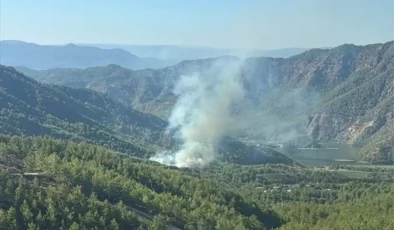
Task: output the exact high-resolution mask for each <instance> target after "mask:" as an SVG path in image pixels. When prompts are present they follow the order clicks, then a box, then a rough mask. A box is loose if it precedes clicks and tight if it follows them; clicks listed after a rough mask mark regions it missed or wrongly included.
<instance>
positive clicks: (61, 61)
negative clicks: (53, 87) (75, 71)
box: [0, 40, 167, 69]
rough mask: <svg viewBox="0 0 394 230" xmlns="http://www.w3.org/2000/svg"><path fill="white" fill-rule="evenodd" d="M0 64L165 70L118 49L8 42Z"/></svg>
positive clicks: (1, 44) (2, 45)
mask: <svg viewBox="0 0 394 230" xmlns="http://www.w3.org/2000/svg"><path fill="white" fill-rule="evenodd" d="M0 63H1V64H3V65H11V66H25V67H28V68H32V69H51V68H87V67H92V66H102V65H109V64H117V65H120V66H123V67H126V68H130V69H145V68H159V67H164V66H167V64H166V63H165V62H164V61H162V60H158V59H155V58H141V57H138V56H136V55H134V54H131V53H129V52H127V51H124V50H122V49H100V48H97V47H93V46H77V45H75V44H67V45H63V46H55V45H37V44H34V43H27V42H22V41H10V40H6V41H1V42H0Z"/></svg>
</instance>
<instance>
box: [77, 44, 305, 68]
mask: <svg viewBox="0 0 394 230" xmlns="http://www.w3.org/2000/svg"><path fill="white" fill-rule="evenodd" d="M81 45H82V44H81ZM83 45H89V46H95V47H99V48H103V49H114V48H117V49H123V50H126V51H129V52H131V53H133V54H135V55H138V56H140V57H150V58H157V59H160V60H166V61H169V62H173V63H174V64H175V63H176V62H180V61H184V60H195V59H204V58H212V57H220V56H226V55H233V56H238V55H242V56H247V57H253V56H256V57H257V56H264V57H275V58H287V57H291V56H294V55H297V54H300V53H302V52H305V51H307V50H308V49H307V48H283V49H273V50H259V49H249V50H235V49H218V48H210V47H187V46H174V45H116V44H83Z"/></svg>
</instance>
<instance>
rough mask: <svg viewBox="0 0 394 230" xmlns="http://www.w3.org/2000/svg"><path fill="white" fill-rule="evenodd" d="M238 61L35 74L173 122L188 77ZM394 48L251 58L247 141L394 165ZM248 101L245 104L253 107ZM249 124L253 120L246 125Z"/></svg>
mask: <svg viewBox="0 0 394 230" xmlns="http://www.w3.org/2000/svg"><path fill="white" fill-rule="evenodd" d="M231 59H236V57H230V56H227V57H221V58H210V59H202V60H193V61H183V62H180V63H178V64H176V65H174V66H170V67H166V68H162V69H145V70H139V71H133V70H129V69H125V68H122V67H120V66H117V65H108V66H103V67H95V68H87V69H79V70H75V69H53V70H45V71H34V70H29V69H26V68H18V70H20V71H22V72H24V73H25V74H26V75H28V76H31V77H33V78H35V79H37V80H39V81H43V82H45V83H51V84H62V85H67V86H70V87H76V88H88V89H93V90H96V91H99V92H103V93H106V94H108V95H109V96H110V97H112V98H113V99H115V100H117V101H120V102H122V103H123V104H125V105H130V106H132V107H133V108H135V109H137V110H140V111H142V112H147V113H152V114H155V115H158V116H160V117H162V118H167V117H168V114H169V112H170V111H171V109H172V108H173V106H174V104H175V102H176V100H177V97H176V96H175V95H174V94H173V91H172V90H173V88H174V85H175V84H176V83H177V82H178V80H179V78H180V76H181V75H185V74H190V73H193V72H201V73H204V71H207V70H209V69H211V68H212V66H214V65H215V63H217V62H218V61H221V62H226V61H228V60H231ZM393 73H394V42H392V41H391V42H387V43H384V44H373V45H367V46H355V45H350V44H345V45H342V46H339V47H335V48H332V49H312V50H309V51H307V52H304V53H302V54H299V55H296V56H292V57H290V58H267V57H256V58H249V59H247V60H246V61H245V63H244V64H243V66H242V70H241V74H242V76H243V78H242V79H243V80H242V81H243V82H242V84H243V86H244V87H245V89H246V95H245V98H246V99H245V101H246V102H247V103H243V104H241V105H238V108H237V111H238V112H236V113H238V114H237V115H238V116H239V121H240V125H241V126H242V125H244V127H243V129H242V130H243V132H241V133H239V134H238V135H240V136H249V137H251V138H256V139H259V140H265V141H270V140H272V141H277V142H283V141H293V140H294V139H299V138H300V137H302V138H303V137H306V136H307V137H308V138H311V139H313V140H320V141H335V142H341V143H352V144H359V145H361V146H363V149H362V150H361V153H362V154H363V156H364V158H365V159H367V160H370V161H372V162H386V163H387V162H393V154H394V149H393V146H394V131H393V130H394V129H393V124H394V74H393ZM245 101H244V102H245ZM244 121H246V122H244Z"/></svg>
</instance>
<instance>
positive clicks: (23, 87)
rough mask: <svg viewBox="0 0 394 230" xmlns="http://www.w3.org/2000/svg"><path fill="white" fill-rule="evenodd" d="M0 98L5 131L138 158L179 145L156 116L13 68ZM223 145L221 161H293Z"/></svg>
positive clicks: (4, 74)
mask: <svg viewBox="0 0 394 230" xmlns="http://www.w3.org/2000/svg"><path fill="white" fill-rule="evenodd" d="M0 99H1V100H0V111H1V113H0V128H1V129H0V132H1V133H3V134H9V135H29V136H32V135H49V136H53V137H57V138H65V139H72V140H75V141H87V142H90V143H94V144H99V145H103V146H105V147H108V148H111V149H114V150H116V151H119V152H122V153H125V154H129V155H134V156H138V157H150V156H152V154H154V153H155V152H156V151H158V150H163V149H175V148H176V147H177V146H176V144H175V141H174V138H173V137H172V136H170V135H168V134H166V133H165V129H166V127H167V122H165V121H163V120H161V119H160V118H158V117H156V116H154V115H150V114H145V113H141V112H138V111H136V110H133V109H131V108H129V107H127V106H124V105H122V104H121V103H119V102H116V101H114V100H112V99H110V98H109V97H108V96H105V95H103V94H101V93H98V92H94V91H91V90H87V89H73V88H68V87H65V86H55V85H44V84H40V83H38V82H37V81H35V80H33V79H30V78H28V77H26V76H24V75H23V74H21V73H19V72H17V71H16V70H15V69H13V68H12V67H5V66H0ZM219 146H220V148H219V151H218V154H219V156H220V157H219V159H220V160H223V161H226V162H233V163H240V164H264V163H284V164H293V161H292V160H291V159H290V158H288V157H286V156H284V155H283V154H281V153H279V152H277V151H275V150H272V149H270V148H252V149H253V151H250V149H251V147H249V146H248V145H246V144H244V143H242V142H240V141H237V140H234V139H231V138H229V139H228V140H227V141H222V142H221V143H220V144H219ZM251 159H253V161H252V160H251Z"/></svg>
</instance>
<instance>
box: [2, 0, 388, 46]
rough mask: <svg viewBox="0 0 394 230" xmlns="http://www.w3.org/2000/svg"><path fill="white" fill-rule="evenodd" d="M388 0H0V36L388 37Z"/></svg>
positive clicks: (251, 42) (124, 40)
mask: <svg viewBox="0 0 394 230" xmlns="http://www.w3.org/2000/svg"><path fill="white" fill-rule="evenodd" d="M393 2H394V1H393V0H0V10H1V12H0V39H1V40H6V39H15V40H24V41H29V42H35V43H39V44H65V43H112V44H148V45H152V44H153V45H167V44H171V45H193V46H212V47H227V48H252V47H253V48H262V49H274V48H286V47H304V48H312V47H327V46H336V45H340V44H343V43H354V44H368V43H378V42H386V41H389V40H393V36H394V35H393V33H394V32H393V28H394V22H393V21H394V18H393V10H394V4H393Z"/></svg>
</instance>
